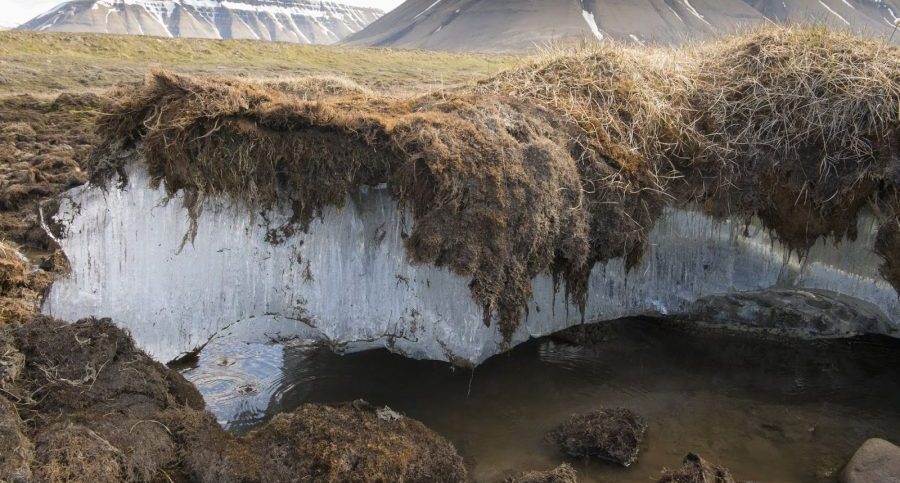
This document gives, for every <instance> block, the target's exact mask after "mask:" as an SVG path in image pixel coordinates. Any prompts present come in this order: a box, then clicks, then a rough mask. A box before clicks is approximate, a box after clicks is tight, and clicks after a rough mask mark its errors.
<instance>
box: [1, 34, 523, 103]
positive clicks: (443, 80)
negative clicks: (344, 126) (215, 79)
mask: <svg viewBox="0 0 900 483" xmlns="http://www.w3.org/2000/svg"><path fill="white" fill-rule="evenodd" d="M516 62H517V60H516V58H515V57H512V56H505V55H484V54H456V53H443V52H440V53H439V52H425V51H415V50H389V49H364V48H351V47H339V46H311V45H297V44H289V43H279V42H261V41H253V40H206V39H168V38H157V37H142V36H122V35H103V34H71V33H36V32H17V31H3V32H0V92H2V91H5V92H7V93H22V92H30V93H54V92H59V91H63V90H100V89H105V88H107V87H110V86H112V85H115V84H118V83H122V82H134V81H136V80H139V79H141V78H142V77H143V74H144V73H145V72H146V71H147V70H148V69H149V68H151V67H154V66H162V67H165V68H167V69H170V70H173V71H175V72H184V73H192V74H217V75H233V76H240V77H251V78H255V77H295V76H301V75H309V74H335V75H341V76H346V77H349V78H351V79H353V80H354V81H356V82H358V83H360V84H362V85H366V86H369V87H372V88H376V89H381V90H389V91H400V92H402V91H409V90H419V89H429V88H434V87H440V86H442V85H454V84H460V83H464V82H468V81H470V80H472V79H476V78H481V77H484V76H487V75H490V74H492V73H495V72H497V71H499V70H501V69H504V68H506V67H509V66H511V65H513V64H515V63H516Z"/></svg>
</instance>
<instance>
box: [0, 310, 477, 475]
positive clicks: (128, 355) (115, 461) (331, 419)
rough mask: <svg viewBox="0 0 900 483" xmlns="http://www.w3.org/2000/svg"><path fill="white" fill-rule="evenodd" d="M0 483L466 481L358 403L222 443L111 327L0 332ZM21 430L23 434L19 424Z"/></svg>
mask: <svg viewBox="0 0 900 483" xmlns="http://www.w3.org/2000/svg"><path fill="white" fill-rule="evenodd" d="M0 350H2V352H0V354H2V356H0V370H2V372H0V388H2V395H0V432H2V433H3V436H4V438H2V439H3V445H4V447H3V450H4V451H3V454H2V457H0V480H3V481H18V480H17V479H16V478H18V477H20V476H22V477H26V478H32V477H33V479H34V480H35V481H42V482H50V483H54V482H65V481H92V482H96V483H104V482H136V481H200V482H228V481H235V482H237V481H240V482H250V481H254V482H276V481H334V482H337V481H341V482H343V481H359V482H370V481H391V480H393V479H394V477H395V476H396V475H402V476H403V477H404V481H411V482H426V481H429V482H430V481H448V482H450V481H453V482H456V481H463V480H465V478H466V474H465V469H464V466H463V465H462V460H461V458H460V457H459V456H458V454H457V453H456V451H455V449H454V448H453V446H452V445H451V444H450V443H448V442H447V441H446V440H444V439H443V438H441V437H440V436H438V435H436V434H435V433H433V432H432V431H430V430H429V429H428V428H426V427H425V426H424V425H422V424H421V423H419V422H417V421H415V420H412V419H409V418H406V417H403V416H401V415H398V414H396V413H394V412H392V411H389V410H383V411H379V410H376V408H373V407H370V406H368V405H367V404H365V403H355V404H347V405H338V406H326V405H305V406H302V407H301V408H299V409H297V410H296V411H294V412H292V413H289V414H283V415H279V416H277V417H276V418H274V419H273V420H272V421H271V422H270V423H268V424H267V425H265V426H263V427H262V428H260V429H258V430H256V431H254V432H251V433H249V434H248V435H245V436H243V437H235V436H232V435H231V434H229V433H226V432H225V431H224V430H223V429H221V428H220V427H219V426H218V424H217V423H216V421H215V419H214V418H213V417H212V415H210V414H209V413H207V412H205V411H204V403H203V399H202V397H201V396H200V394H199V393H198V392H197V390H196V389H195V388H194V387H193V386H192V385H191V384H190V383H188V382H187V381H186V380H185V379H184V378H183V377H182V376H181V375H180V374H178V373H177V372H175V371H173V370H171V369H169V368H167V367H166V366H164V365H162V364H159V363H157V362H155V361H153V360H151V359H150V358H149V357H148V356H147V355H146V354H144V353H143V352H141V351H139V350H137V349H136V348H135V347H134V343H133V341H132V340H131V338H130V337H129V336H128V335H127V334H126V333H125V332H124V331H122V330H121V329H118V328H117V327H115V326H114V325H113V324H112V323H111V322H110V321H109V320H96V319H86V320H82V321H79V322H77V323H74V324H64V323H63V322H59V321H55V320H52V319H49V318H38V319H36V320H33V321H31V322H29V323H27V324H24V325H21V326H15V325H8V326H6V327H3V328H2V329H0ZM25 422H27V423H25Z"/></svg>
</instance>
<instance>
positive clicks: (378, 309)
mask: <svg viewBox="0 0 900 483" xmlns="http://www.w3.org/2000/svg"><path fill="white" fill-rule="evenodd" d="M128 174H129V175H128V181H127V184H125V185H124V186H122V187H121V189H110V190H109V191H104V190H102V189H99V188H96V187H90V186H85V187H80V188H76V189H75V190H73V191H70V192H69V193H67V194H66V197H65V198H64V199H62V200H61V202H60V207H61V209H60V212H59V214H58V215H57V218H56V219H57V220H59V223H56V224H55V225H56V226H58V227H60V228H61V231H60V232H58V235H59V237H58V239H59V242H60V245H61V246H62V247H63V249H64V251H65V253H66V254H67V256H68V258H69V260H70V262H71V267H72V271H71V273H70V274H69V275H65V276H62V277H60V278H59V279H58V280H57V281H56V282H55V283H54V285H53V286H52V288H51V290H50V292H49V294H48V297H47V299H46V301H45V303H44V307H43V310H44V311H45V312H46V313H48V314H52V315H53V316H54V317H58V318H61V319H64V320H78V319H79V318H83V317H88V316H92V315H97V316H104V317H111V318H113V320H116V321H117V323H119V324H121V325H123V326H125V327H127V328H128V330H129V331H130V333H131V334H132V336H133V337H134V338H135V340H136V341H137V343H138V345H139V346H140V347H142V348H143V349H144V350H147V351H148V352H149V353H150V354H151V355H153V356H154V357H155V358H158V359H160V360H171V359H173V358H175V357H177V356H179V355H180V354H182V353H185V352H188V351H191V350H192V349H194V348H196V347H199V346H201V345H202V344H204V343H205V342H206V341H207V340H209V339H210V338H211V337H213V336H214V335H215V334H217V333H227V332H231V333H233V334H234V335H236V336H239V337H246V338H247V339H248V340H257V341H266V340H270V339H277V340H284V339H288V338H291V337H304V338H307V337H308V338H317V339H322V340H325V341H327V342H329V343H330V344H331V345H332V346H333V347H334V348H335V349H338V350H355V349H364V348H370V347H388V348H390V349H392V350H394V351H396V352H400V353H403V354H406V355H408V356H411V357H416V358H430V359H439V360H451V361H454V362H459V363H467V362H468V363H478V362H481V361H483V360H485V359H487V358H488V357H490V356H491V355H493V354H496V353H498V352H499V351H501V350H503V347H504V341H503V337H502V335H501V334H500V333H499V332H498V331H497V330H496V327H495V326H491V327H488V326H486V325H485V324H484V321H483V316H482V315H483V312H482V309H481V307H479V306H478V305H477V304H476V303H475V302H474V300H473V299H472V298H471V296H470V291H469V284H470V283H471V279H470V278H468V277H462V276H459V275H456V274H454V273H452V272H451V271H449V270H446V269H443V268H438V267H434V266H432V265H430V264H416V263H412V262H411V260H410V259H409V257H408V255H407V252H406V250H405V249H404V245H403V243H404V237H407V236H408V233H409V232H410V231H411V230H412V223H413V217H412V215H411V214H410V213H408V212H405V211H404V210H402V209H400V208H398V207H397V204H396V202H395V201H394V200H393V199H392V198H391V196H390V195H389V193H388V192H387V190H386V189H363V190H359V191H356V192H355V193H352V194H351V195H350V196H348V197H347V199H346V201H345V204H344V207H343V208H342V209H337V208H326V209H325V210H324V212H323V213H322V216H321V218H319V219H316V220H314V221H312V222H311V223H310V226H309V229H308V231H307V232H303V231H297V232H295V233H292V234H290V235H287V236H283V237H281V239H280V240H279V242H278V243H272V242H271V241H269V240H271V236H272V230H273V229H276V228H277V227H279V226H281V225H282V223H284V221H285V220H287V219H289V218H290V216H291V211H290V209H289V208H281V209H278V208H276V209H274V210H272V211H269V212H267V213H266V214H265V215H264V216H262V215H259V214H254V213H251V212H247V211H245V210H244V209H242V208H241V207H240V206H234V205H233V204H232V203H229V202H228V201H227V200H207V201H206V202H205V203H204V204H203V209H202V213H201V214H200V216H199V217H198V218H197V234H196V237H195V238H194V240H193V241H192V242H191V241H187V242H185V241H184V236H185V233H186V232H187V231H188V230H189V227H190V226H191V217H190V213H189V212H188V210H186V209H185V208H183V206H182V204H181V203H180V200H181V198H180V195H176V197H175V198H173V199H168V195H167V194H166V192H165V190H164V189H162V187H160V188H157V189H151V188H148V187H147V184H148V183H149V180H148V178H147V175H146V174H145V173H144V172H143V169H142V168H140V162H138V163H136V164H134V165H132V167H131V168H130V169H129V170H128ZM876 227H877V222H876V220H875V219H874V217H873V216H872V215H863V216H861V217H860V220H859V226H858V229H857V232H858V235H857V237H856V239H855V240H852V241H851V240H847V239H844V240H841V241H834V240H831V239H823V240H821V241H820V242H819V243H817V244H816V245H814V246H813V247H812V248H811V249H810V250H809V251H808V252H807V253H806V254H805V256H804V257H802V258H801V257H800V256H799V254H798V253H797V252H796V251H792V250H790V249H789V248H788V247H786V246H785V245H784V244H783V243H781V242H779V241H778V240H777V239H774V238H773V236H772V234H771V233H770V232H768V231H766V230H765V229H763V227H762V226H760V224H759V223H758V222H753V223H750V224H749V225H747V224H745V223H744V222H742V221H740V220H717V219H715V218H713V217H710V216H709V215H706V214H703V213H702V212H699V211H696V210H692V211H685V210H677V209H667V210H666V211H665V213H664V214H663V215H662V216H661V217H660V218H659V220H658V221H657V223H656V224H655V226H654V228H653V230H652V231H651V232H650V234H649V236H648V240H649V242H648V244H647V252H646V254H645V255H644V256H643V257H642V258H641V260H640V261H639V262H638V264H637V265H636V266H635V267H633V268H632V269H631V270H628V269H627V268H626V260H624V259H621V258H618V259H613V260H611V261H609V262H606V263H603V264H598V265H597V266H595V267H594V268H593V270H592V271H591V274H590V277H589V281H588V291H587V300H586V304H585V306H584V312H582V311H581V308H580V307H578V306H577V305H575V304H573V303H572V302H571V301H570V300H569V299H567V297H566V293H565V285H559V284H557V283H555V282H554V279H553V277H551V276H549V275H540V276H538V277H536V279H535V280H534V281H533V282H532V284H533V294H534V296H533V298H532V300H531V301H530V302H529V304H528V308H527V313H528V315H527V317H523V321H522V325H521V326H520V327H519V328H518V330H517V331H516V332H515V333H514V334H513V337H512V339H511V343H513V344H515V343H518V342H521V341H524V340H527V339H528V338H529V337H533V336H540V335H549V334H552V333H554V332H557V331H559V330H562V329H565V328H566V327H570V326H573V325H578V324H581V323H582V322H583V321H593V320H611V319H616V318H620V317H623V316H627V315H635V314H647V313H650V314H667V315H678V314H684V315H685V316H689V314H691V313H696V314H701V315H702V314H704V313H706V312H709V310H710V308H711V307H722V306H724V307H726V308H729V309H730V310H731V312H729V313H733V314H734V315H735V318H733V319H728V320H725V319H724V318H723V319H722V320H721V321H718V322H719V323H721V324H723V325H727V326H730V327H736V328H747V327H749V328H753V327H755V326H753V325H752V324H750V323H749V322H748V321H747V320H746V318H747V317H750V316H754V314H755V316H756V317H757V318H758V320H757V319H751V320H750V322H752V321H756V323H757V325H759V326H761V328H763V329H765V328H766V325H765V324H764V322H766V319H767V317H769V315H770V313H771V311H772V310H775V309H778V308H779V307H781V306H782V305H783V303H782V301H788V303H791V304H797V301H798V300H799V301H800V302H802V304H797V307H794V308H793V309H792V308H790V307H783V308H782V309H781V312H783V313H788V312H789V314H788V315H792V316H795V317H794V318H792V319H791V321H790V322H791V327H787V326H785V327H780V326H779V327H775V329H784V330H785V332H788V333H792V334H794V335H802V336H828V337H841V336H851V335H854V334H856V333H866V332H873V333H878V332H881V333H888V334H890V333H895V331H896V328H897V322H896V321H898V320H900V305H898V301H897V295H896V292H895V291H894V288H893V287H892V286H891V285H890V284H889V283H887V282H886V281H885V280H884V279H882V278H881V277H880V275H879V272H878V268H877V267H878V264H879V258H878V256H877V255H876V254H875V253H874V252H873V251H872V247H873V244H874V243H875V237H876V231H875V230H876ZM773 287H778V289H777V290H771V289H772V288H773ZM740 292H750V294H751V295H753V294H755V295H753V297H752V298H751V297H750V295H748V296H742V297H741V301H742V303H743V305H736V304H734V303H731V302H730V301H729V300H728V298H727V297H725V298H723V297H721V295H722V294H723V293H740ZM837 293H840V294H843V296H841V297H840V298H838V299H835V297H837V296H836V295H835V294H837ZM767 294H768V295H767ZM791 294H793V295H791ZM703 297H706V298H703ZM697 299H702V300H701V301H700V302H697V303H695V302H694V301H695V300H697ZM745 299H746V300H745ZM847 299H852V300H853V303H850V302H847V301H846V300H847ZM767 301H768V302H770V304H769V305H766V304H767ZM751 302H752V303H751ZM773 307H774V309H773ZM835 307H840V308H841V309H842V310H843V311H844V312H846V314H845V315H847V316H846V317H842V318H840V324H832V325H831V326H827V327H822V326H821V324H819V323H815V322H816V321H817V320H818V319H822V318H823V317H824V320H826V321H829V320H832V319H835V317H834V316H832V315H828V314H829V313H830V312H832V311H833V309H834V308H835ZM749 309H753V310H752V311H751V310H749ZM776 311H777V310H776ZM781 312H779V313H781ZM842 313H843V312H842ZM748 314H749V315H748ZM852 314H856V316H850V315H852ZM722 315H723V317H724V315H727V314H725V313H723V314H722ZM739 315H740V316H744V317H745V318H740V317H738V316H739ZM776 315H777V314H776ZM716 321H717V320H711V322H716ZM767 323H768V324H771V323H772V321H771V320H769V321H768V322H767ZM804 324H805V325H804ZM769 328H771V327H769ZM787 329H791V330H787Z"/></svg>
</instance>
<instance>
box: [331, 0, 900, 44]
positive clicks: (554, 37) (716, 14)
mask: <svg viewBox="0 0 900 483" xmlns="http://www.w3.org/2000/svg"><path fill="white" fill-rule="evenodd" d="M898 14H900V0H784V1H782V0H407V1H406V2H405V3H403V4H402V5H400V6H399V7H398V8H397V9H395V10H393V11H391V12H389V13H388V14H386V15H384V16H383V17H381V18H380V19H378V20H376V21H375V22H373V23H372V24H371V25H369V26H368V27H366V28H365V29H363V30H362V31H360V32H357V33H356V34H354V35H351V36H349V37H348V38H347V39H346V40H345V42H347V43H350V44H356V45H372V46H390V47H410V48H424V49H444V50H482V51H485V50H487V51H503V50H523V49H529V48H533V47H535V46H539V45H543V44H547V43H549V42H557V41H564V42H565V41H572V42H580V41H584V39H591V40H592V39H597V38H601V39H602V38H613V39H618V40H623V41H626V42H630V43H651V42H657V43H666V44H671V43H679V42H682V41H684V40H686V39H690V38H703V37H708V36H710V35H712V34H716V33H720V32H729V31H732V30H734V29H736V28H738V27H740V26H744V25H748V24H759V23H763V22H775V23H794V22H817V23H825V24H827V25H830V26H833V27H839V28H848V29H851V30H854V31H856V32H859V33H864V34H870V35H878V36H889V35H890V33H891V31H892V30H893V29H894V22H895V21H896V20H897V18H898V17H897V15H898ZM896 40H900V34H898V35H897V36H895V41H896Z"/></svg>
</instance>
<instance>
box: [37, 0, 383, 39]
mask: <svg viewBox="0 0 900 483" xmlns="http://www.w3.org/2000/svg"><path fill="white" fill-rule="evenodd" d="M381 14H382V12H381V11H380V10H378V9H374V8H360V7H351V6H348V5H342V4H340V3H335V2H329V1H311V0H75V1H70V2H65V3H63V4H61V5H59V6H58V7H55V8H54V9H53V10H51V11H49V12H47V13H45V14H43V15H40V16H38V17H36V18H34V19H32V20H30V21H28V22H26V23H25V24H23V25H22V26H21V27H19V28H20V29H24V30H41V31H43V30H47V31H57V32H94V33H110V34H134V35H155V36H161V37H199V38H211V39H255V40H275V41H281V42H297V43H303V44H330V43H334V42H337V41H338V40H341V39H342V38H344V37H346V36H347V35H350V34H352V33H354V32H357V31H359V30H361V29H362V28H364V27H365V26H366V25H368V24H369V23H371V22H372V21H374V20H375V19H377V18H378V17H380V16H381Z"/></svg>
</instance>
